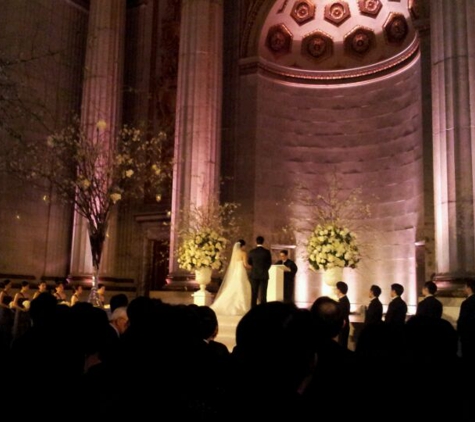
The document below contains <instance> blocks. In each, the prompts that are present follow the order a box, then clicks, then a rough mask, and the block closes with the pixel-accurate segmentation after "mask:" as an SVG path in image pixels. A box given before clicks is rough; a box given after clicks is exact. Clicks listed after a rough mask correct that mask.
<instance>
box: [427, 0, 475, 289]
mask: <svg viewBox="0 0 475 422" xmlns="http://www.w3.org/2000/svg"><path fill="white" fill-rule="evenodd" d="M474 19H475V2H473V0H456V1H446V0H433V1H431V45H432V51H431V53H432V95H433V97H432V104H433V138H434V197H435V198H434V200H435V228H436V269H437V279H439V280H447V281H457V280H461V279H463V278H464V277H473V276H474V275H475V271H474V270H475V268H474V258H475V245H474V207H473V199H474V187H475V184H474V177H475V171H474V162H475V161H474V160H475V156H474V153H475V148H474V146H475V144H474V142H475V132H474V122H475V89H474V87H475V26H474V25H473V21H474Z"/></svg>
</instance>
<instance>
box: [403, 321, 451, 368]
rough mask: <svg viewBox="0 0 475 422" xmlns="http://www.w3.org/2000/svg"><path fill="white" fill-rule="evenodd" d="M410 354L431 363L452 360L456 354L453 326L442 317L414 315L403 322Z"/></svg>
mask: <svg viewBox="0 0 475 422" xmlns="http://www.w3.org/2000/svg"><path fill="white" fill-rule="evenodd" d="M404 329H405V334H406V339H407V344H408V347H409V351H410V352H411V356H412V357H413V358H414V359H416V360H417V361H419V362H423V363H424V362H425V363H430V364H431V365H430V366H429V367H430V368H431V369H433V368H434V366H432V364H435V365H437V363H442V361H443V360H446V361H447V359H448V360H453V359H455V357H456V356H457V350H458V335H457V331H456V329H455V328H454V326H453V325H452V324H451V323H450V322H449V321H447V320H445V319H442V318H432V317H429V316H425V315H414V316H412V317H411V318H409V319H408V320H407V322H406V324H405V327H404Z"/></svg>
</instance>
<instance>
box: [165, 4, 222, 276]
mask: <svg viewBox="0 0 475 422" xmlns="http://www.w3.org/2000/svg"><path fill="white" fill-rule="evenodd" d="M222 22H223V2H222V0H183V1H182V11H181V29H180V52H179V60H178V63H179V68H178V90H177V107H176V126H175V167H174V179H173V192H172V235H171V246H170V271H171V273H172V274H173V273H175V272H177V271H178V270H179V269H178V265H177V262H176V258H175V248H176V246H177V232H176V229H177V227H178V225H179V218H180V212H181V210H183V209H187V208H189V207H190V205H191V204H195V205H196V206H202V205H204V206H206V205H207V204H208V202H209V201H210V200H212V199H213V198H216V197H217V195H218V189H219V156H220V131H221V98H222V92H221V90H222V69H223V63H222V54H223V53H222V45H223V40H222V36H223V23H222Z"/></svg>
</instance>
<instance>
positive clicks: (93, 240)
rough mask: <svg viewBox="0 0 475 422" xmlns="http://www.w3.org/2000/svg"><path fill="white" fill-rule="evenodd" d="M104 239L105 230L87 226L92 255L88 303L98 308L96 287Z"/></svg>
mask: <svg viewBox="0 0 475 422" xmlns="http://www.w3.org/2000/svg"><path fill="white" fill-rule="evenodd" d="M105 239H106V232H105V230H100V229H94V228H92V227H91V225H90V226H89V242H90V245H91V255H92V268H93V274H92V286H91V293H90V295H89V302H90V303H92V304H93V305H94V306H100V301H99V298H98V296H97V287H98V285H99V268H100V265H101V257H102V251H103V248H104V241H105Z"/></svg>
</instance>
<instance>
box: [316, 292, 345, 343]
mask: <svg viewBox="0 0 475 422" xmlns="http://www.w3.org/2000/svg"><path fill="white" fill-rule="evenodd" d="M310 312H311V314H312V315H313V318H314V320H315V324H316V329H317V336H319V337H321V338H327V339H331V338H334V337H336V336H337V335H338V334H339V332H340V330H341V328H342V326H343V322H344V318H343V313H342V311H341V307H340V304H339V303H338V302H337V301H336V300H334V299H332V298H331V297H328V296H321V297H319V298H318V299H317V300H315V302H313V304H312V306H311V308H310Z"/></svg>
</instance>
